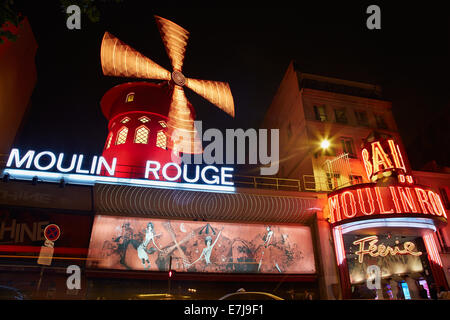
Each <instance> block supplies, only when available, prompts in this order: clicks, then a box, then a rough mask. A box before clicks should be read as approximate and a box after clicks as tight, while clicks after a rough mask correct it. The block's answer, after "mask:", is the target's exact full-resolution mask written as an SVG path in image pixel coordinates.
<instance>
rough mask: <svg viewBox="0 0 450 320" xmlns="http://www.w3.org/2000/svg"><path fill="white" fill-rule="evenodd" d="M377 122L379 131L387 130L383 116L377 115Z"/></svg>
mask: <svg viewBox="0 0 450 320" xmlns="http://www.w3.org/2000/svg"><path fill="white" fill-rule="evenodd" d="M375 121H376V123H377V128H378V129H387V128H388V127H387V124H386V122H385V121H384V117H383V115H382V114H375Z"/></svg>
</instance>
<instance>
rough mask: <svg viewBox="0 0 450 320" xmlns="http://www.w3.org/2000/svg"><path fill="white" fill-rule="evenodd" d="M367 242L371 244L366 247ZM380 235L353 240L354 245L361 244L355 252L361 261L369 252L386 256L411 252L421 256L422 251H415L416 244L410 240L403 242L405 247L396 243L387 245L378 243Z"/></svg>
mask: <svg viewBox="0 0 450 320" xmlns="http://www.w3.org/2000/svg"><path fill="white" fill-rule="evenodd" d="M366 243H369V246H368V247H367V249H366ZM377 243H378V237H377V236H369V237H365V238H362V239H359V240H356V241H354V242H353V244H354V245H359V249H358V251H356V252H355V254H356V255H357V256H358V261H359V263H362V262H363V259H364V255H366V254H368V255H370V256H371V257H385V256H387V255H388V254H390V255H392V256H395V255H405V254H409V255H412V256H420V255H422V252H420V251H414V249H415V248H416V245H415V244H414V243H412V242H410V241H406V242H405V243H403V249H400V247H399V246H398V244H397V245H395V246H394V247H390V246H386V245H384V244H377Z"/></svg>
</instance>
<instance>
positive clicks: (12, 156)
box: [6, 148, 35, 169]
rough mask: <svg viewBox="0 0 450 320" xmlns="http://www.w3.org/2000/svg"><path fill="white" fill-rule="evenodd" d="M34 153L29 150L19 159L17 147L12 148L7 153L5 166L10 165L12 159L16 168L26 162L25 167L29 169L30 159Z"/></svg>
mask: <svg viewBox="0 0 450 320" xmlns="http://www.w3.org/2000/svg"><path fill="white" fill-rule="evenodd" d="M34 153H35V152H34V151H32V150H30V151H28V152H27V153H26V154H25V155H24V156H23V158H22V159H20V154H19V149H16V148H14V149H12V150H11V153H10V154H9V159H8V162H7V163H6V166H7V167H11V164H12V162H13V161H14V164H15V166H16V168H20V167H21V166H22V165H23V164H24V163H25V162H27V164H26V166H25V167H26V168H27V169H29V168H30V166H31V161H33V157H34Z"/></svg>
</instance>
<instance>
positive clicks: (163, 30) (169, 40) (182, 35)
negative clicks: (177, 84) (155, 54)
mask: <svg viewBox="0 0 450 320" xmlns="http://www.w3.org/2000/svg"><path fill="white" fill-rule="evenodd" d="M155 19H156V23H157V25H158V28H159V32H160V34H161V38H162V40H163V42H164V46H165V47H166V52H167V55H168V56H169V58H170V61H171V62H172V68H173V70H174V71H180V72H181V70H182V69H183V60H184V54H185V52H186V45H187V40H188V38H189V32H188V31H187V30H185V29H183V28H182V27H180V26H179V25H177V24H175V23H173V22H172V21H169V20H167V19H164V18H161V17H158V16H155Z"/></svg>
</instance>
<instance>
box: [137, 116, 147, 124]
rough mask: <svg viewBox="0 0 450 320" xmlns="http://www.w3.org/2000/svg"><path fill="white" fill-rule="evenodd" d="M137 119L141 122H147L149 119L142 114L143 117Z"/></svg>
mask: <svg viewBox="0 0 450 320" xmlns="http://www.w3.org/2000/svg"><path fill="white" fill-rule="evenodd" d="M139 121H140V122H142V123H147V122H149V121H150V119H149V118H147V117H145V116H144V117H140V118H139Z"/></svg>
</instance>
